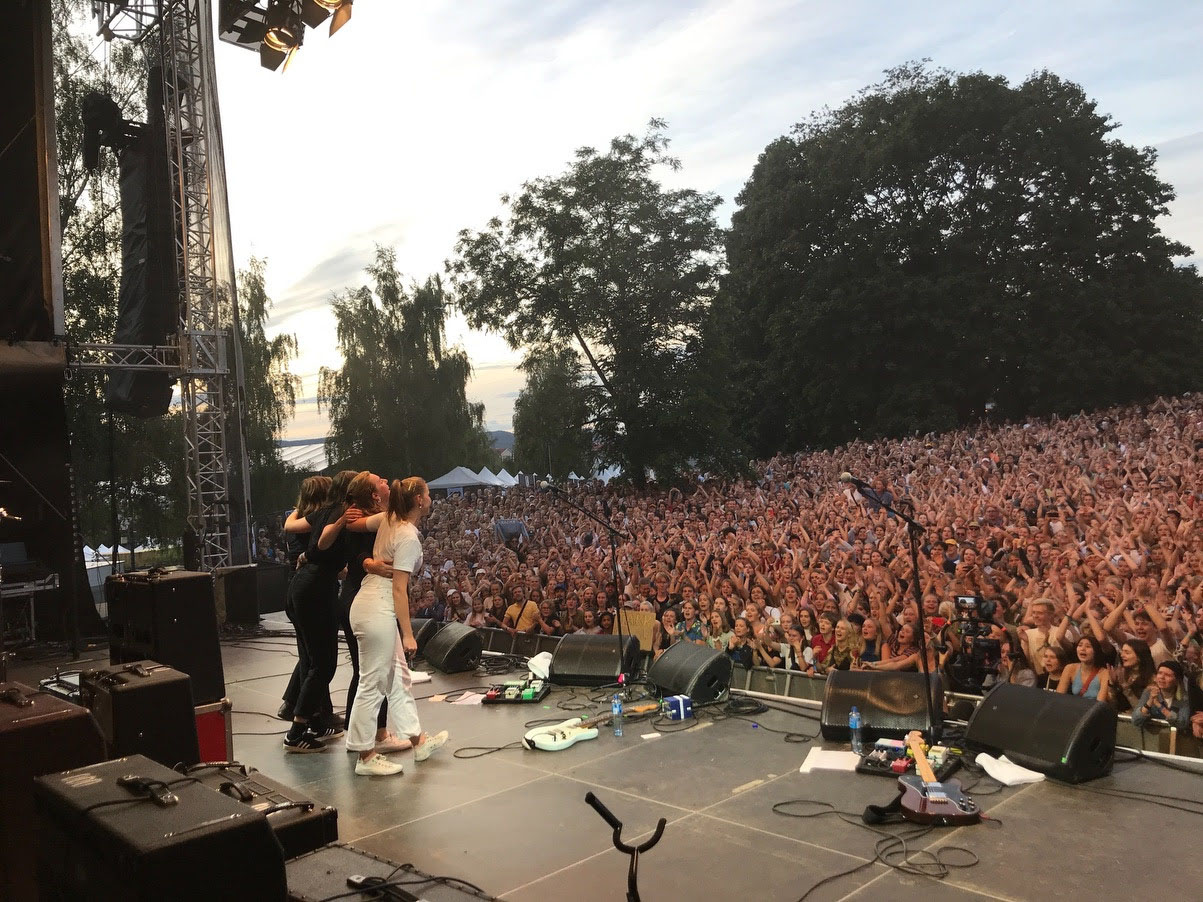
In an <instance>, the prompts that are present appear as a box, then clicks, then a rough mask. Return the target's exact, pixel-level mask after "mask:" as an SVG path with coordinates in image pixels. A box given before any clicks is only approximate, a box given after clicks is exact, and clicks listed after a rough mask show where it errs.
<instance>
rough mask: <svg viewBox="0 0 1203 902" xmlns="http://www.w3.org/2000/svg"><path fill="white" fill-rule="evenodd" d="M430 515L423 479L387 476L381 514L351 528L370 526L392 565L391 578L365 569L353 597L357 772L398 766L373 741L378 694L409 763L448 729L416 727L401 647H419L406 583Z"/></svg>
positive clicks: (418, 560)
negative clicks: (406, 747) (408, 749)
mask: <svg viewBox="0 0 1203 902" xmlns="http://www.w3.org/2000/svg"><path fill="white" fill-rule="evenodd" d="M428 513H430V490H429V489H428V488H427V487H426V483H425V482H424V481H423V480H422V479H420V478H418V477H417V476H410V477H409V478H408V479H394V480H393V484H392V486H391V487H390V489H389V499H388V510H387V511H386V512H384V513H380V514H373V515H372V516H370V517H365V518H364V519H362V520H359V521H358V522H356V523H355V526H354V527H352V528H354V529H357V530H358V529H368V530H374V531H375V532H376V544H375V545H374V546H373V550H372V557H373V558H374V559H375V560H377V561H390V562H392V566H393V575H392V579H387V578H385V577H383V576H377V575H376V574H374V573H368V574H367V575H366V576H365V577H364V578H363V584H362V585H361V586H360V588H359V593H358V594H357V595H356V596H355V600H354V601H353V602H352V603H351V631H352V632H353V633H354V634H355V639H356V641H357V642H358V643H359V690H358V691H357V692H356V693H355V702H354V704H353V705H352V706H351V720H350V725H349V727H348V730H347V750H348V751H355V752H358V753H359V758H358V760H357V761H356V762H355V773H357V774H361V775H363V776H387V775H389V774H399V773H401V771H402V768H401V765H400V764H398V763H397V762H395V761H390V760H389V759H388V758H386V757H384V755H383V754H382V752H388V751H399V750H400V748H381V747H378V745H377V741H376V714H377V712H378V711H379V710H380V702H381V700H382V699H384V698H387V699H388V731H389V733H391V734H392V736H394V737H405V738H408V739H409V741H410V743H411V744H412V746H413V750H414V760H415V761H425V760H426V759H427V758H429V757H430V755H431V754H432V753H433V752H434V751H436V750H437V749H439V748H440V747H442V746H443V745H444V744H445V743H446V742H447V731H446V730H444V731H443V732H441V733H438V734H437V735H435V736H430V735H427V734H426V733H423V732H422V725H421V724H420V723H419V722H418V706H417V705H416V704H415V703H414V697H413V692H412V691H411V687H412V686H413V682H412V680H411V678H410V673H409V666H408V664H407V663H406V660H405V656H406V654H407V653H409V652H415V651H417V650H418V644H417V642H416V641H414V633H413V627H412V626H411V625H410V620H409V584H410V580H411V579H412V578H413V577H415V576H416V575H417V574H419V573H421V571H422V541H421V538H420V537H419V535H418V523H420V522H421V521H422V518H423V517H425V516H426V515H427V514H428ZM398 624H400V626H401V632H400V634H398V632H397V625H398Z"/></svg>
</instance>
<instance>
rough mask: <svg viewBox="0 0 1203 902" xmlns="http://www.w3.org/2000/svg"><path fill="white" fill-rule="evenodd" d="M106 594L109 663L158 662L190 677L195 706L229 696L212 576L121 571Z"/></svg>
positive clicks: (107, 583) (106, 586) (109, 583)
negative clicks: (218, 636) (222, 659)
mask: <svg viewBox="0 0 1203 902" xmlns="http://www.w3.org/2000/svg"><path fill="white" fill-rule="evenodd" d="M104 595H105V600H106V601H108V603H109V661H110V662H111V663H113V664H126V663H129V662H131V661H143V660H146V659H150V660H154V661H159V662H161V663H163V664H166V665H168V666H169V667H174V668H175V669H176V670H178V671H180V672H181V673H185V674H187V675H188V676H189V677H191V678H192V697H193V699H195V701H196V704H198V705H205V704H209V703H211V702H217V701H221V699H222V698H224V697H225V694H226V684H225V674H224V672H223V670H222V665H221V645H220V643H219V642H218V638H217V608H216V602H215V600H214V590H213V577H212V576H211V575H210V574H208V573H192V572H190V571H186V570H175V571H157V570H150V571H135V572H132V573H123V574H121V575H119V576H110V577H109V578H108V579H107V580H105V584H104Z"/></svg>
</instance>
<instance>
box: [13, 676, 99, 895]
mask: <svg viewBox="0 0 1203 902" xmlns="http://www.w3.org/2000/svg"><path fill="white" fill-rule="evenodd" d="M104 758H105V754H104V738H103V737H102V736H101V735H100V729H99V727H97V726H96V721H95V719H94V718H93V717H92V715H91V713H89V711H88V710H87V709H86V708H81V707H80V706H79V705H73V704H71V703H70V702H66V701H63V700H62V699H61V698H57V697H55V696H53V695H48V694H46V693H44V692H39V691H36V690H34V689H31V688H29V687H28V686H25V685H23V684H21V683H0V899H5V900H11V902H36V900H37V898H38V882H37V874H36V869H35V868H34V866H33V862H34V860H35V858H36V857H37V848H38V843H37V835H36V833H35V827H36V824H35V821H34V807H33V778H34V777H39V776H41V775H43V774H52V773H56V772H57V771H60V770H67V769H68V768H71V767H80V766H82V765H85V764H94V763H96V762H97V761H103V760H104Z"/></svg>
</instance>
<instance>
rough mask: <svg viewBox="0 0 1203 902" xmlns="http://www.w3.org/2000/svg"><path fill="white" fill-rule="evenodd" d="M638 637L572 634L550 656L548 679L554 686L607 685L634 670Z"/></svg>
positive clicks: (637, 653)
mask: <svg viewBox="0 0 1203 902" xmlns="http://www.w3.org/2000/svg"><path fill="white" fill-rule="evenodd" d="M638 658H639V640H638V639H636V638H635V637H634V636H621V637H620V636H606V635H597V636H594V635H588V636H586V635H582V634H580V633H571V634H570V635H567V636H565V637H564V638H563V639H561V640H560V644H559V645H558V646H556V651H555V654H554V655H552V658H551V669H550V674H549V678H550V680H551V682H552V683H554V684H556V685H557V686H609V685H611V684H614V683H617V682H618V677H619V675H620V674H623V673H634V672H635V669H636V664H637V661H638Z"/></svg>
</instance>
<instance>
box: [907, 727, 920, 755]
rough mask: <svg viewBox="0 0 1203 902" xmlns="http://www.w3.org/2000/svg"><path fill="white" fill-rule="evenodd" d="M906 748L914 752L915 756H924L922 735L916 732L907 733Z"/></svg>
mask: <svg viewBox="0 0 1203 902" xmlns="http://www.w3.org/2000/svg"><path fill="white" fill-rule="evenodd" d="M906 747H907V748H908V749H910V750H911V751H912V752H914V753H915V755H916V756H919V755H922V754H924V742H923V734H922V733H920V732H919V731H918V730H911V731H910V732H909V733H907V734H906Z"/></svg>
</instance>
